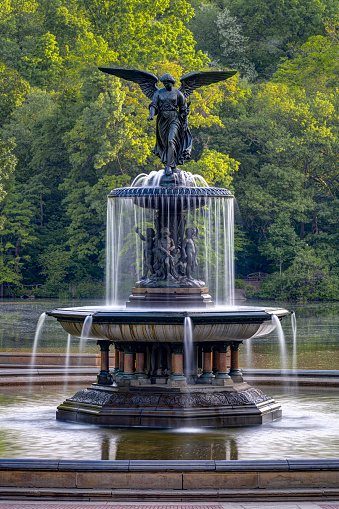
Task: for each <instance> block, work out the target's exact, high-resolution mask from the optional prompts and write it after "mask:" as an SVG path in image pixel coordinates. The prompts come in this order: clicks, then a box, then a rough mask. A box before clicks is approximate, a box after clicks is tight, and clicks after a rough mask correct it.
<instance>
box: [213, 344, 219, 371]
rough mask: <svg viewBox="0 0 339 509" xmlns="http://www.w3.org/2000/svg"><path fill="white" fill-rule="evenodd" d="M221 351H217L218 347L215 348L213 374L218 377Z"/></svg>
mask: <svg viewBox="0 0 339 509" xmlns="http://www.w3.org/2000/svg"><path fill="white" fill-rule="evenodd" d="M219 355H220V354H219V351H218V350H217V349H216V347H213V369H212V371H213V374H214V375H217V374H218V371H219V369H220V368H219Z"/></svg>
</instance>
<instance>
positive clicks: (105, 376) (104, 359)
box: [97, 340, 113, 385]
mask: <svg viewBox="0 0 339 509" xmlns="http://www.w3.org/2000/svg"><path fill="white" fill-rule="evenodd" d="M97 343H98V345H99V346H100V354H101V363H100V371H99V373H98V376H97V379H98V385H112V383H113V377H112V375H111V373H110V372H109V347H110V345H111V341H105V340H103V341H97Z"/></svg>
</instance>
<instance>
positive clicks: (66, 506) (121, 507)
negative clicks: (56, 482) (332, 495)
mask: <svg viewBox="0 0 339 509" xmlns="http://www.w3.org/2000/svg"><path fill="white" fill-rule="evenodd" d="M45 508H46V509H271V508H272V509H339V501H302V502H297V501H286V502H281V501H280V502H274V501H271V502H250V501H249V502H219V503H208V502H206V503H197V504H196V503H193V504H191V503H173V502H168V503H166V501H164V502H157V503H156V502H150V503H147V502H143V503H136V502H119V503H117V502H115V503H114V502H113V503H112V502H78V501H74V502H66V501H62V502H55V501H54V502H53V501H36V502H35V501H34V502H33V501H30V502H27V501H22V500H17V501H13V500H11V501H6V500H0V509H45Z"/></svg>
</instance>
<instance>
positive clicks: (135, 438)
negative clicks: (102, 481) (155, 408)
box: [110, 428, 238, 460]
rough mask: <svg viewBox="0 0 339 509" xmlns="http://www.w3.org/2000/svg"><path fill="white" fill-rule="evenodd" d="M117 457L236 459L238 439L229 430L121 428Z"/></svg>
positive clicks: (126, 458)
mask: <svg viewBox="0 0 339 509" xmlns="http://www.w3.org/2000/svg"><path fill="white" fill-rule="evenodd" d="M110 459H112V456H111V457H110ZM116 459H117V460H128V459H138V460H147V459H167V460H177V459H181V460H237V459H238V448H237V441H236V439H235V438H234V437H232V436H228V435H227V433H226V432H222V433H220V434H218V432H216V431H214V432H212V433H211V432H209V431H206V430H205V431H204V430H201V429H200V430H195V432H194V433H192V432H190V431H189V430H187V428H186V429H185V432H180V430H177V431H176V432H173V431H166V430H162V431H154V430H141V429H139V430H138V431H137V432H136V430H133V429H132V430H121V431H120V433H119V438H118V441H117V450H116Z"/></svg>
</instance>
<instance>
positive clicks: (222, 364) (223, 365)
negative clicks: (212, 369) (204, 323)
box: [215, 343, 230, 380]
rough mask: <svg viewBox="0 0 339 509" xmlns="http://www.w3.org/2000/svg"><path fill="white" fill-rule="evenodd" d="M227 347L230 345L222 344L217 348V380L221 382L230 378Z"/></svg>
mask: <svg viewBox="0 0 339 509" xmlns="http://www.w3.org/2000/svg"><path fill="white" fill-rule="evenodd" d="M227 347H228V343H221V344H220V345H218V347H217V348H218V350H219V371H218V373H217V375H216V377H215V378H216V379H219V380H220V379H227V378H230V376H229V375H228V374H227Z"/></svg>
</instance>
